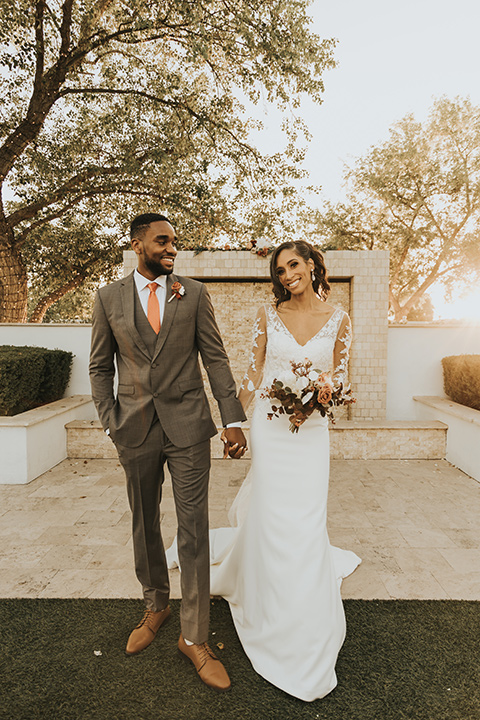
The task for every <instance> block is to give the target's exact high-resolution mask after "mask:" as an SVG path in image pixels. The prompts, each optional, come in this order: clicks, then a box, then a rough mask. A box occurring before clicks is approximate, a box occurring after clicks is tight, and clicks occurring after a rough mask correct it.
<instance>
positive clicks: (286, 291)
mask: <svg viewBox="0 0 480 720" xmlns="http://www.w3.org/2000/svg"><path fill="white" fill-rule="evenodd" d="M283 294H284V295H287V294H288V290H287V288H286V287H285V286H283Z"/></svg>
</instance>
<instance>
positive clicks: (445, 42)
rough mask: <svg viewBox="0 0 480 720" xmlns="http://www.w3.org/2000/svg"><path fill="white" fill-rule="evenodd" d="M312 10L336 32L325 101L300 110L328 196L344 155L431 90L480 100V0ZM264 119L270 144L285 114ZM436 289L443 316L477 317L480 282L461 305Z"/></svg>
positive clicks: (417, 110) (378, 1)
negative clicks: (310, 134) (476, 288)
mask: <svg viewBox="0 0 480 720" xmlns="http://www.w3.org/2000/svg"><path fill="white" fill-rule="evenodd" d="M312 15H313V17H314V29H315V32H317V33H318V34H319V35H320V36H321V37H335V38H337V40H338V44H337V48H336V51H335V57H336V60H337V63H338V65H337V67H336V68H335V69H334V70H330V71H328V72H327V73H326V74H325V76H324V82H325V93H324V102H323V104H322V105H321V106H315V105H313V103H309V102H306V103H305V104H304V106H303V107H302V111H301V114H302V117H303V118H304V119H305V120H306V122H307V124H308V126H309V129H310V131H311V133H312V134H313V139H312V141H311V143H310V147H309V150H308V155H307V158H306V162H305V167H306V168H307V169H308V170H309V172H310V182H311V183H312V184H314V185H321V186H322V195H321V198H323V199H328V200H332V201H337V200H342V199H343V197H344V189H343V188H342V177H343V168H344V163H349V162H351V161H352V159H353V158H355V157H358V156H361V155H363V154H365V153H366V152H367V150H368V149H369V147H370V146H371V145H376V144H377V143H379V142H381V141H382V140H383V139H385V138H386V137H387V136H388V129H389V127H390V126H391V125H392V124H393V123H394V122H396V121H397V120H400V119H401V118H402V117H404V116H405V115H406V114H407V113H410V112H413V113H414V115H415V117H416V118H417V119H419V120H424V119H425V118H426V117H427V114H428V110H429V108H430V107H431V105H432V100H433V98H434V97H438V96H441V95H447V96H449V97H455V96H457V95H460V96H467V95H468V96H470V98H471V100H472V101H473V102H474V103H476V104H479V105H480V79H479V75H480V42H479V29H480V2H478V0H455V2H454V1H453V0H402V2H398V0H397V1H395V2H392V0H314V3H313V5H312ZM264 121H265V120H264ZM266 124H267V128H268V130H267V132H266V133H264V134H263V136H262V142H260V138H258V139H257V142H258V144H259V146H260V147H262V149H263V150H265V151H272V152H273V151H274V150H276V149H278V144H277V143H278V136H277V141H276V140H275V132H274V129H275V126H276V125H277V124H278V116H277V117H275V116H274V115H272V116H271V117H269V118H267V122H266ZM319 202H321V199H320V200H319ZM431 295H432V299H433V301H434V304H435V306H436V309H437V314H438V317H450V318H451V317H463V316H469V317H474V318H477V319H480V291H479V292H477V294H476V297H471V299H467V300H465V299H460V298H459V299H458V304H457V300H453V301H451V302H449V303H444V302H443V292H442V290H441V288H436V289H433V291H432V292H431Z"/></svg>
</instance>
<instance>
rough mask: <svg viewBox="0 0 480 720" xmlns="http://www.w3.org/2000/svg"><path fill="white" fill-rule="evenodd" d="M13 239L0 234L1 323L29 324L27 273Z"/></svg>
mask: <svg viewBox="0 0 480 720" xmlns="http://www.w3.org/2000/svg"><path fill="white" fill-rule="evenodd" d="M12 240H13V238H11V237H10V234H9V233H8V235H7V234H6V233H0V322H3V323H24V322H27V297H28V291H27V272H26V270H25V266H24V264H23V260H22V257H21V255H20V253H19V252H18V251H17V250H16V249H15V248H14V247H13V245H12V242H11V241H12Z"/></svg>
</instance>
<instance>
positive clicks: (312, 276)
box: [310, 268, 315, 283]
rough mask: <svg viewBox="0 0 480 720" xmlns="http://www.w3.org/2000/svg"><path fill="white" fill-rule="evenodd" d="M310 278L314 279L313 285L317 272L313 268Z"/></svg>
mask: <svg viewBox="0 0 480 720" xmlns="http://www.w3.org/2000/svg"><path fill="white" fill-rule="evenodd" d="M310 276H311V278H312V283H313V282H315V271H314V269H313V268H312V269H311V270H310Z"/></svg>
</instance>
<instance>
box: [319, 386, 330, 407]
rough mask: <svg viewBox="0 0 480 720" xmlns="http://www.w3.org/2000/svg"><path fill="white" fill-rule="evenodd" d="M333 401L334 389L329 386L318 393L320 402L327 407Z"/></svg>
mask: <svg viewBox="0 0 480 720" xmlns="http://www.w3.org/2000/svg"><path fill="white" fill-rule="evenodd" d="M331 399H332V388H331V387H329V385H323V387H321V388H320V390H319V391H318V402H319V403H321V404H322V405H326V404H327V403H329V402H330V400H331Z"/></svg>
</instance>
